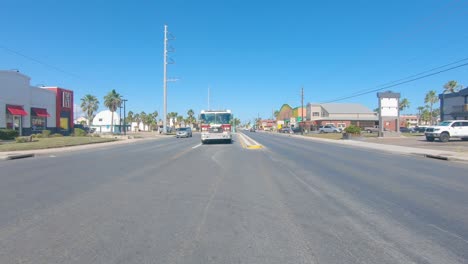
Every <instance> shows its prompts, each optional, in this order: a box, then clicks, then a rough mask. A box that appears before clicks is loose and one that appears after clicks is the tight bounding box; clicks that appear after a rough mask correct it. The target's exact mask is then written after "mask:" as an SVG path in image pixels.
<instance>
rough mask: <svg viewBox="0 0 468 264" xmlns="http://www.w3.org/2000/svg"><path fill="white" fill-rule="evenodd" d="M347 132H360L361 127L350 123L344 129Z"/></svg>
mask: <svg viewBox="0 0 468 264" xmlns="http://www.w3.org/2000/svg"><path fill="white" fill-rule="evenodd" d="M344 131H345V132H346V133H348V134H361V128H360V127H358V126H355V125H350V126H348V127H347V128H345V130H344Z"/></svg>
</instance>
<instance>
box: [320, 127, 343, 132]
mask: <svg viewBox="0 0 468 264" xmlns="http://www.w3.org/2000/svg"><path fill="white" fill-rule="evenodd" d="M319 133H341V129H339V128H337V127H335V126H333V125H325V126H320V127H319Z"/></svg>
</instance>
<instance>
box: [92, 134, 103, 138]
mask: <svg viewBox="0 0 468 264" xmlns="http://www.w3.org/2000/svg"><path fill="white" fill-rule="evenodd" d="M93 137H101V135H99V134H93Z"/></svg>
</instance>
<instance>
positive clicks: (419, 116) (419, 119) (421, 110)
mask: <svg viewBox="0 0 468 264" xmlns="http://www.w3.org/2000/svg"><path fill="white" fill-rule="evenodd" d="M417 109H418V125H420V122H421V114H422V112H423V111H424V106H418V108H417Z"/></svg>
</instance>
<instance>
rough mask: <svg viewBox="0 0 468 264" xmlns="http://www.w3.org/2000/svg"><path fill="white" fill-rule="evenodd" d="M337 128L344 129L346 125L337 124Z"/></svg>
mask: <svg viewBox="0 0 468 264" xmlns="http://www.w3.org/2000/svg"><path fill="white" fill-rule="evenodd" d="M337 125H338V128H345V127H346V124H345V123H338V124H337Z"/></svg>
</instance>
